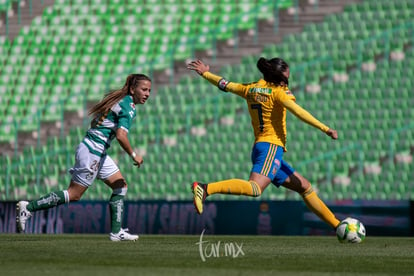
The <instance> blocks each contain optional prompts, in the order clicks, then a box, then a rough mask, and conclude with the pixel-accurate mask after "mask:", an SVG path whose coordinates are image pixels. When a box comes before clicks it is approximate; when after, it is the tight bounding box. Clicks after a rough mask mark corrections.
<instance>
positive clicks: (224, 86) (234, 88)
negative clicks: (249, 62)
mask: <svg viewBox="0 0 414 276" xmlns="http://www.w3.org/2000/svg"><path fill="white" fill-rule="evenodd" d="M202 76H203V78H205V79H206V80H208V81H209V82H210V83H211V84H213V85H215V86H217V87H218V88H219V89H220V90H222V91H224V92H231V93H234V94H236V95H239V96H240V97H243V98H246V95H247V86H246V85H243V84H241V83H237V82H230V81H228V80H226V79H225V78H223V77H221V76H219V75H215V74H213V73H211V72H205V73H204V74H203V75H202Z"/></svg>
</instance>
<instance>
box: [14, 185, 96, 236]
mask: <svg viewBox="0 0 414 276" xmlns="http://www.w3.org/2000/svg"><path fill="white" fill-rule="evenodd" d="M86 189H88V187H85V186H83V185H80V184H78V183H76V182H74V181H71V182H70V184H69V187H68V189H67V190H63V191H55V192H51V193H49V194H47V195H45V196H42V197H41V198H39V199H36V200H32V201H30V202H28V201H24V200H22V201H19V202H18V203H17V205H16V224H17V230H18V232H19V233H23V232H25V231H26V222H27V221H28V220H29V219H30V218H31V217H32V215H33V213H34V212H36V211H39V210H46V209H49V208H53V207H56V206H58V205H61V204H64V203H69V202H70V201H78V200H79V199H80V198H81V197H82V195H83V193H84V192H85V191H86Z"/></svg>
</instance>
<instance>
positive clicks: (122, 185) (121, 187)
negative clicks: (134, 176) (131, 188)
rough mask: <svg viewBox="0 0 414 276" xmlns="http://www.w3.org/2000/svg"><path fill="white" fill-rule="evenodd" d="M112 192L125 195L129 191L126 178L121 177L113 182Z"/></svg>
mask: <svg viewBox="0 0 414 276" xmlns="http://www.w3.org/2000/svg"><path fill="white" fill-rule="evenodd" d="M111 186H112V194H114V195H122V196H125V195H126V193H127V191H128V185H127V183H126V182H125V179H123V178H120V179H117V180H115V181H114V183H112V185H111Z"/></svg>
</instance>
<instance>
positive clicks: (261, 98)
mask: <svg viewBox="0 0 414 276" xmlns="http://www.w3.org/2000/svg"><path fill="white" fill-rule="evenodd" d="M203 77H204V78H205V79H207V80H208V81H209V82H211V83H212V84H215V85H217V86H218V87H219V88H220V89H222V90H223V91H227V92H232V93H234V94H236V95H239V96H241V97H243V98H244V99H245V100H246V101H247V105H248V109H249V113H250V117H251V123H252V127H253V131H254V136H255V143H257V142H268V143H272V144H275V145H279V146H282V147H283V148H284V149H286V135H287V131H286V109H288V110H289V111H291V112H292V113H293V114H294V115H296V116H297V117H299V118H300V119H301V120H303V121H304V122H306V123H308V124H310V125H312V126H314V127H316V128H319V129H320V130H322V131H324V132H326V131H328V129H329V127H327V126H326V125H324V124H322V123H321V122H320V121H318V120H317V119H316V118H314V117H313V116H312V115H311V114H310V113H309V112H307V111H306V110H304V109H303V108H302V107H300V106H299V105H297V104H296V103H295V101H296V98H295V96H294V95H293V94H292V93H291V92H290V90H289V88H288V87H287V86H280V85H275V84H273V83H270V82H266V81H265V80H263V79H260V80H259V81H257V82H253V83H249V84H240V83H235V82H229V81H227V80H225V79H223V78H222V77H221V76H218V75H215V74H212V73H210V72H205V73H204V74H203Z"/></svg>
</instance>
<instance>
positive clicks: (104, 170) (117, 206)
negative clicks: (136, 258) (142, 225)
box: [98, 156, 139, 241]
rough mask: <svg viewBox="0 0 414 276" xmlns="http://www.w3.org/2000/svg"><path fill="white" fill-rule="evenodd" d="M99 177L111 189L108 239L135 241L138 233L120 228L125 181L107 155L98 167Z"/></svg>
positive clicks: (125, 189) (125, 190)
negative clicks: (133, 233)
mask: <svg viewBox="0 0 414 276" xmlns="http://www.w3.org/2000/svg"><path fill="white" fill-rule="evenodd" d="M98 177H99V178H100V179H103V180H104V182H105V184H106V185H108V186H109V187H110V188H111V189H112V194H111V197H110V199H109V209H110V215H111V233H110V234H109V239H110V240H111V241H135V240H137V239H138V238H139V237H138V235H132V234H130V233H128V229H123V228H122V220H123V215H124V198H125V195H126V193H127V190H128V186H127V183H126V181H125V179H124V177H123V176H122V174H121V172H120V171H119V169H118V166H116V164H115V163H114V161H113V160H112V159H111V158H110V157H109V156H105V159H104V162H103V164H102V167H101V168H100V169H99V175H98Z"/></svg>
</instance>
